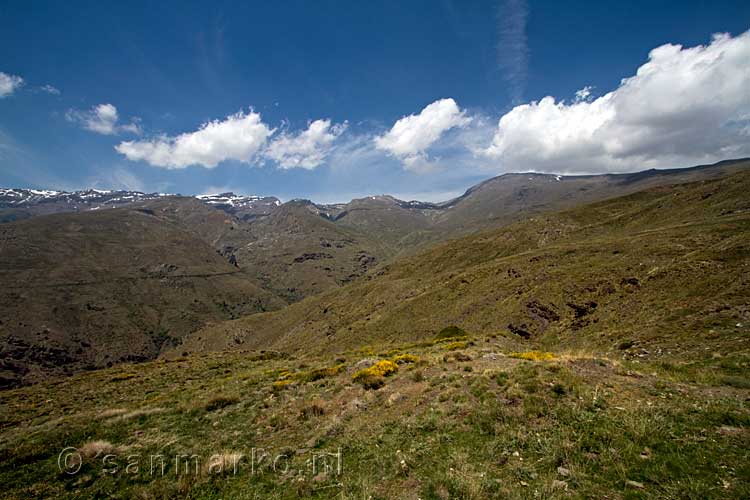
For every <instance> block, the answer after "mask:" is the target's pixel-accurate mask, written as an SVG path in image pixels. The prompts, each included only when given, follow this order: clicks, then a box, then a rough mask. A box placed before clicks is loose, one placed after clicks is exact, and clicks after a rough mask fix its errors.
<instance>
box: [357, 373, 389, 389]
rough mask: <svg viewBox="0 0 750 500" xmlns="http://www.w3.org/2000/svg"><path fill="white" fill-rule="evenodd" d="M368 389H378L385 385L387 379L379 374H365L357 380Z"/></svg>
mask: <svg viewBox="0 0 750 500" xmlns="http://www.w3.org/2000/svg"><path fill="white" fill-rule="evenodd" d="M357 381H358V382H359V383H360V384H362V386H363V387H364V388H365V389H367V390H374V391H377V390H378V389H380V388H381V387H383V386H384V385H385V379H384V378H383V377H379V376H377V375H365V376H364V377H360V378H359V379H358V380H357Z"/></svg>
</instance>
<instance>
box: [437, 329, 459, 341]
mask: <svg viewBox="0 0 750 500" xmlns="http://www.w3.org/2000/svg"><path fill="white" fill-rule="evenodd" d="M465 336H466V332H465V331H464V330H463V329H462V328H460V327H458V326H447V327H445V328H443V329H442V330H440V331H439V332H438V333H437V334H436V335H435V340H441V339H450V338H453V337H465Z"/></svg>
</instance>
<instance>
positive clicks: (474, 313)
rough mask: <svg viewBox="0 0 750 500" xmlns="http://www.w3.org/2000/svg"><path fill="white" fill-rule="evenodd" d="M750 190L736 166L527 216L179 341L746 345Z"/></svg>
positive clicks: (678, 350) (198, 346) (668, 348)
mask: <svg viewBox="0 0 750 500" xmlns="http://www.w3.org/2000/svg"><path fill="white" fill-rule="evenodd" d="M748 189H750V174H748V173H746V172H744V173H740V174H736V175H734V176H730V177H727V178H724V179H719V180H714V181H702V182H698V183H692V184H686V185H677V186H671V187H660V188H654V189H651V190H647V191H643V192H640V193H636V194H633V195H630V196H626V197H623V198H618V199H614V200H609V201H604V202H600V203H596V204H593V205H587V206H583V207H579V208H576V209H573V210H570V211H566V212H561V213H551V214H546V215H540V216H536V217H534V218H532V219H529V220H527V221H524V222H521V223H517V224H515V225H512V226H510V227H508V228H505V229H501V230H497V231H492V232H486V233H481V234H478V235H474V236H470V237H467V238H463V239H460V240H456V241H453V242H449V243H446V244H443V245H439V246H436V247H434V248H432V249H431V250H429V251H427V252H424V253H422V254H419V255H416V256H413V257H410V258H408V259H402V260H399V261H396V262H394V263H393V264H391V265H389V266H387V267H386V268H384V269H382V270H380V271H378V272H377V273H374V274H371V275H369V276H368V277H367V278H366V279H365V280H363V281H360V282H358V283H355V284H352V285H350V286H347V287H344V288H342V289H339V290H336V291H333V292H329V293H325V294H322V295H319V296H316V297H311V298H309V299H306V300H304V301H303V302H301V303H299V304H295V305H293V306H292V307H289V308H286V309H285V310H284V311H283V312H277V313H264V314H260V315H254V316H250V317H247V318H242V319H239V320H236V321H230V322H224V323H220V324H217V325H212V326H209V327H206V328H205V329H203V330H200V331H198V332H196V333H194V334H192V335H191V336H189V337H188V338H187V339H186V340H185V344H184V345H183V346H180V347H178V348H177V350H178V351H180V352H182V351H190V352H197V351H204V350H212V349H226V348H231V347H232V346H242V347H243V348H247V347H253V348H276V349H282V350H285V351H288V352H302V351H305V352H309V351H315V352H335V351H338V350H341V349H347V348H353V347H356V346H361V345H364V344H388V343H389V342H403V341H406V340H419V339H423V338H426V337H429V336H430V335H432V334H433V333H434V332H435V331H437V330H439V329H441V328H443V327H444V326H446V325H451V324H456V325H459V326H461V327H463V328H464V329H466V330H468V331H472V332H477V333H482V334H498V335H503V336H509V337H519V338H521V339H523V340H524V342H527V343H528V344H530V345H534V346H542V347H545V346H567V347H579V346H589V347H590V346H597V348H598V349H600V350H601V352H603V353H616V354H618V355H620V354H622V355H625V356H639V355H644V356H645V355H647V356H665V357H680V356H683V354H684V353H698V352H703V350H704V348H706V347H705V346H706V345H707V343H708V342H710V347H709V348H708V349H710V350H717V351H725V350H726V351H731V350H736V349H742V350H746V349H747V348H748V346H747V344H746V342H747V328H748V324H750V316H749V314H750V311H749V310H748V309H747V300H746V299H747V296H748V274H747V271H746V270H747V266H748V255H750V252H749V251H748V244H747V241H750V233H749V232H748V231H749V230H750V201H748V198H747V195H746V193H747V192H748Z"/></svg>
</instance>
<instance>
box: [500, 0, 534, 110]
mask: <svg viewBox="0 0 750 500" xmlns="http://www.w3.org/2000/svg"><path fill="white" fill-rule="evenodd" d="M528 16H529V7H528V4H527V3H526V0H501V1H500V2H499V4H498V10H497V46H496V50H497V64H498V67H499V68H500V71H502V73H503V77H504V78H505V81H507V82H508V86H509V92H510V97H511V100H512V101H513V104H518V103H520V102H521V101H522V99H523V95H524V92H525V91H526V78H527V74H528V66H529V47H528V44H527V39H526V21H527V19H528Z"/></svg>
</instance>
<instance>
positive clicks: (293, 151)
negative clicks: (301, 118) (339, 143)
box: [263, 120, 347, 170]
mask: <svg viewBox="0 0 750 500" xmlns="http://www.w3.org/2000/svg"><path fill="white" fill-rule="evenodd" d="M346 127H347V124H346V122H345V123H342V124H335V125H331V120H315V121H313V122H311V123H310V124H309V126H308V127H307V129H306V130H303V131H301V132H299V133H298V134H296V135H294V134H289V133H287V132H283V133H282V134H280V135H279V136H278V137H276V138H275V139H274V140H273V142H271V144H269V145H268V147H267V148H266V150H265V151H264V153H263V154H264V156H265V157H266V158H268V159H270V160H273V161H275V162H276V163H277V164H278V165H279V167H281V168H284V169H288V168H305V169H308V170H311V169H314V168H315V167H317V166H319V165H320V164H321V163H323V161H324V160H325V158H326V156H328V153H329V152H330V150H331V148H332V146H333V142H334V141H335V140H336V138H337V137H338V136H340V135H341V134H342V133H343V132H344V130H346Z"/></svg>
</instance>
